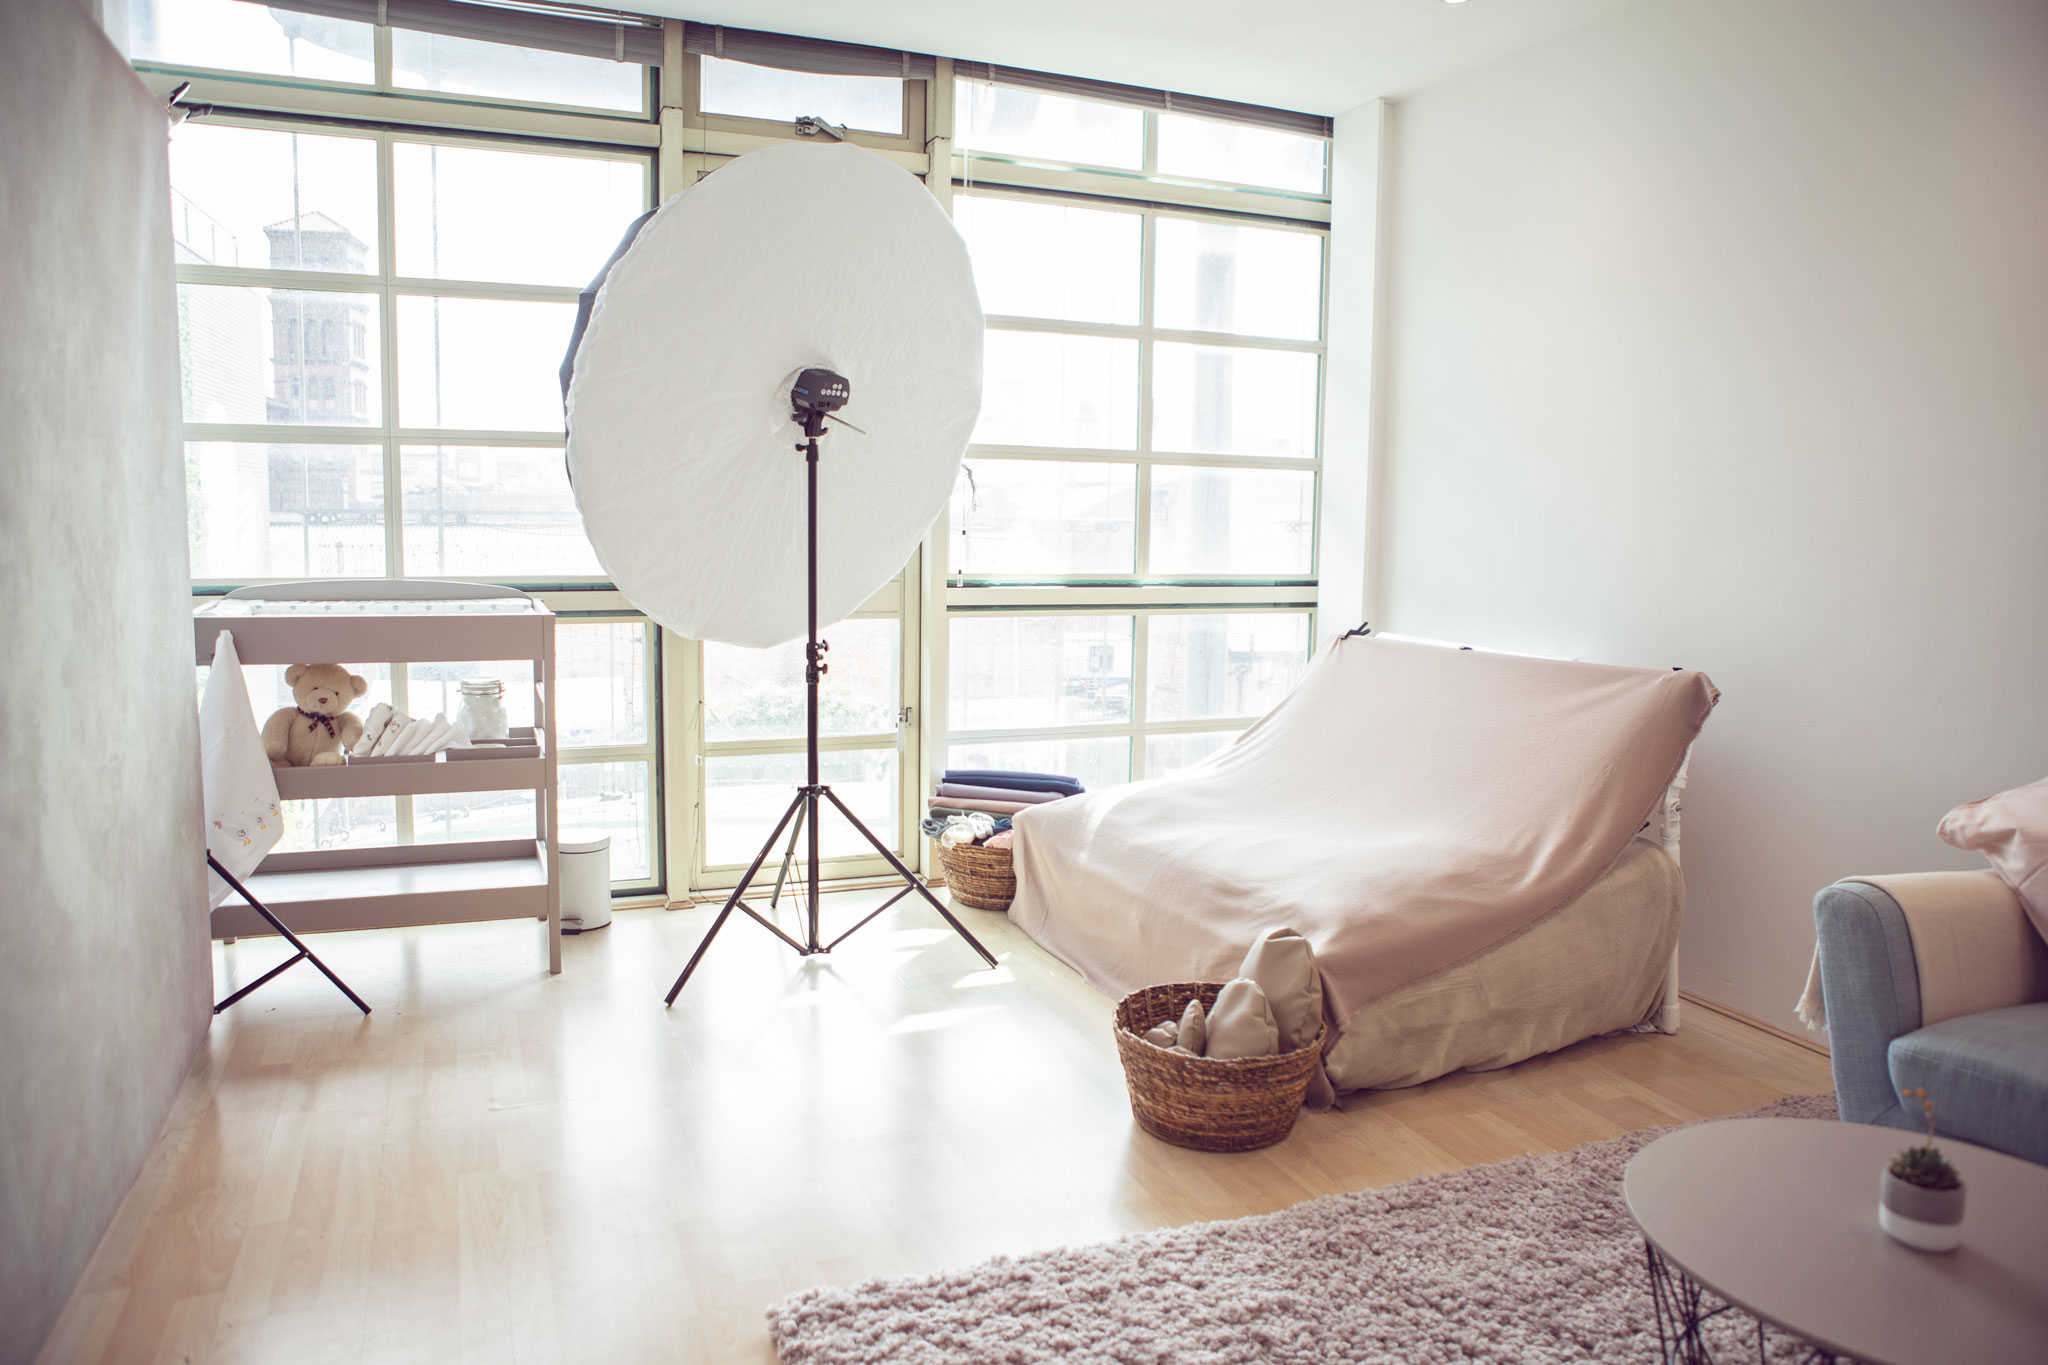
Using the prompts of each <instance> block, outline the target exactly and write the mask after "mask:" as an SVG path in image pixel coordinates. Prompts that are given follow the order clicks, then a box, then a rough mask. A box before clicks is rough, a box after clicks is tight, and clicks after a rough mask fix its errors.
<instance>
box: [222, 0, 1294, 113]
mask: <svg viewBox="0 0 2048 1365" xmlns="http://www.w3.org/2000/svg"><path fill="white" fill-rule="evenodd" d="M244 2H245V3H253V4H267V6H268V7H269V8H271V9H283V10H293V11H296V12H298V13H301V14H319V15H325V16H327V17H328V18H331V19H353V20H356V21H358V22H361V23H370V24H388V25H390V26H392V27H394V28H406V29H416V30H418V31H420V32H424V33H440V34H445V35H447V36H449V37H453V38H473V39H476V40H478V41H481V42H487V43H508V44H511V45H513V46H516V47H534V48H542V49H545V50H547V51H551V52H569V53H574V54H576V55H577V56H582V57H609V58H611V59H612V60H614V61H621V62H639V63H641V64H643V65H647V66H658V65H660V64H661V57H662V51H661V48H662V40H661V20H659V19H655V18H651V17H649V16H646V15H639V14H623V13H618V12H608V11H605V10H602V9H597V8H586V7H583V6H577V5H541V4H534V5H516V4H485V3H482V2H481V0H244ZM683 48H684V50H685V51H687V52H691V53H694V54H695V55H697V56H700V57H718V58H723V59H724V60H726V61H734V62H748V63H751V64H752V65H755V66H772V67H778V68H781V69H782V70H785V71H810V72H816V73H820V74H824V75H835V76H897V77H901V78H902V79H904V80H930V79H931V78H932V77H933V76H934V75H935V74H936V73H937V71H938V62H937V60H936V59H935V58H933V57H932V56H931V55H930V54H929V53H920V52H903V51H899V50H897V49H895V48H884V47H867V46H864V45H863V44H860V43H839V42H833V41H830V40H828V39H824V38H799V37H795V36H793V35H791V34H787V33H764V32H761V31H760V30H758V29H748V28H728V27H726V26H724V25H722V24H700V23H696V22H694V21H693V22H691V23H687V24H685V25H684V26H683ZM954 71H955V73H956V74H957V75H959V76H961V77H963V78H965V79H968V80H981V81H992V82H995V83H996V84H999V85H1013V86H1018V87H1021V88H1024V89H1028V90H1043V91H1047V92H1048V93H1052V94H1059V95H1069V96H1073V97H1074V98H1077V99H1090V100H1107V101H1110V102H1112V103H1116V104H1131V105H1137V106H1139V107H1140V108H1145V109H1158V110H1162V111H1166V112H1170V113H1177V114H1195V115H1199V116H1201V117H1204V118H1218V119H1228V120H1230V121H1232V122H1234V123H1247V124H1251V125H1253V126H1254V127H1260V128H1274V129H1279V130H1282V131H1285V132H1290V133H1302V134H1306V135H1308V136H1311V137H1328V136H1329V135H1330V120H1329V119H1328V118H1327V117H1325V116H1323V115H1321V114H1304V113H1301V112H1299V111H1296V110H1292V109H1272V108H1268V107H1267V106H1265V105H1260V104H1239V103H1238V102H1236V101H1235V100H1224V99H1216V98H1213V97H1211V96H1208V95H1186V94H1178V93H1176V92H1174V91H1171V90H1152V89H1147V88H1145V87H1143V86H1136V85H1118V84H1116V83H1115V82H1113V81H1097V80H1088V79H1086V78H1084V77H1081V76H1062V75H1057V74H1055V73H1052V72H1047V71H1027V70H1023V69H1021V68H1018V67H1010V66H995V65H993V64H991V63H988V62H958V63H956V64H955V65H954Z"/></svg>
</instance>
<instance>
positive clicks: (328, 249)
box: [171, 123, 378, 274]
mask: <svg viewBox="0 0 2048 1365" xmlns="http://www.w3.org/2000/svg"><path fill="white" fill-rule="evenodd" d="M171 235H172V236H173V237H174V238H176V240H177V246H178V253H177V255H178V263H179V264H180V265H226V266H246V267H253V268H255V269H259V270H260V269H265V268H269V269H277V270H328V271H342V272H347V273H352V274H363V273H375V271H376V270H377V268H378V264H377V144H376V143H375V142H373V141H372V140H370V139H369V138H362V137H329V136H325V135H315V134H311V133H279V132H271V131H269V130H267V129H261V128H232V127H227V126H224V125H221V124H213V123H181V124H179V125H178V126H177V127H176V128H174V129H172V130H171Z"/></svg>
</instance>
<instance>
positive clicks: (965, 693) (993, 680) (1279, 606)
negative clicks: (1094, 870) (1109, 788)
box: [948, 81, 1325, 785]
mask: <svg viewBox="0 0 2048 1365" xmlns="http://www.w3.org/2000/svg"><path fill="white" fill-rule="evenodd" d="M956 111H957V112H956V138H957V140H958V142H959V144H960V146H961V147H962V148H963V156H962V158H961V166H960V175H959V181H958V183H957V184H956V186H955V191H954V198H953V212H954V221H955V222H956V223H957V224H958V226H959V228H960V230H961V233H962V234H963V235H964V236H965V237H966V239H967V242H968V246H969V249H970V251H971V253H972V255H973V259H974V266H975V276H976V281H977V284H978V285H979V288H980V291H981V297H982V306H983V309H984V310H985V311H986V312H987V314H988V328H989V330H988V335H987V360H986V369H987V373H988V377H989V378H988V387H987V391H986V393H985V394H984V397H983V404H982V416H981V423H980V425H979V427H978V428H977V430H976V431H975V433H974V441H973V445H972V446H971V448H970V450H969V452H968V457H967V468H966V471H965V473H964V475H963V478H962V480H961V482H960V484H959V486H958V489H957V490H956V494H955V497H954V500H953V508H952V518H951V528H950V529H951V535H950V543H949V548H948V554H949V563H948V568H949V570H950V576H951V584H952V587H951V591H950V592H949V599H950V606H951V613H950V621H949V634H950V641H951V652H950V663H949V666H948V669H949V673H948V676H949V686H948V693H949V705H950V722H951V727H950V736H949V756H950V758H951V759H952V760H953V761H955V762H957V763H959V764H961V765H971V766H977V767H978V766H986V765H993V766H1004V767H1012V766H1013V767H1023V768H1052V769H1057V770H1060V771H1065V772H1071V773H1073V774H1074V775H1075V776H1078V777H1080V778H1081V779H1082V780H1083V781H1084V782H1087V783H1089V784H1090V785H1105V784H1113V783H1117V782H1123V781H1127V780H1130V779H1133V778H1138V777H1148V776H1158V775H1160V774H1162V773H1166V772H1171V771H1174V770H1176V769H1178V768H1181V767H1185V766H1187V765H1188V764H1190V763H1194V762H1197V761H1199V760H1201V759H1202V758H1205V757H1207V756H1208V755H1209V754H1211V753H1213V752H1215V751H1216V750H1217V749H1218V748H1220V747H1221V746H1222V745H1223V744H1224V743H1226V742H1227V741H1228V740H1229V738H1230V737H1231V736H1233V735H1234V734H1235V733H1236V732H1237V731H1239V730H1241V729H1242V728H1243V727H1244V726H1245V725H1246V724H1248V723H1249V722H1250V721H1251V720H1252V719H1255V718H1256V717H1257V716H1259V715H1260V714H1262V713H1263V712H1264V711H1265V710H1266V709H1267V708H1268V707H1270V706H1271V705H1272V704H1273V702H1274V701H1276V700H1278V699H1279V697H1280V696H1282V695H1284V694H1285V692H1286V691H1287V689H1288V688H1289V687H1290V686H1292V684H1293V682H1294V681H1295V679H1296V678H1298V677H1299V676H1300V673H1301V670H1302V669H1303V667H1305V665H1306V661H1307V657H1308V650H1309V642H1310V638H1311V620H1310V616H1311V612H1312V609H1313V605H1314V582H1315V573H1316V566H1315V525H1316V480H1317V471H1318V469H1319V468H1320V433H1319V414H1320V402H1319V393H1320V387H1321V359H1322V349H1323V345H1322V338H1323V322H1322V313H1323V275H1324V269H1323V255H1324V232H1323V230H1322V229H1321V228H1320V227H1319V226H1317V225H1315V224H1314V223H1311V222H1304V221H1299V220H1290V219H1288V218H1286V217H1283V216H1281V215H1280V213H1279V212H1278V211H1277V210H1276V211H1271V212H1268V213H1265V214H1254V213H1251V212H1248V211H1232V212H1223V211H1217V210H1214V209H1209V208H1208V207H1207V205H1209V204H1211V203H1214V202H1216V201H1217V197H1218V196H1217V192H1216V191H1214V190H1210V191H1208V192H1207V193H1205V194H1204V195H1199V196H1191V197H1193V198H1196V199H1199V200H1200V201H1201V204H1200V206H1195V205H1191V206H1190V207H1188V208H1186V209H1183V208H1179V207H1168V206H1167V204H1166V202H1164V201H1170V200H1171V199H1173V198H1174V197H1176V194H1177V186H1176V184H1175V183H1174V180H1175V178H1176V177H1179V178H1187V179H1192V180H1203V181H1208V182H1213V184H1214V185H1217V186H1223V185H1245V186H1265V187H1269V188H1273V189H1281V190H1291V191H1297V192H1309V193H1320V192H1321V190H1322V187H1323V176H1324V146H1325V144H1324V142H1323V140H1322V139H1320V138H1313V137H1307V136H1301V135H1296V134H1291V133H1285V132H1276V131H1273V130H1269V129H1262V128H1248V127H1242V126H1236V125H1232V124H1228V123H1224V122H1218V121H1215V120H1207V119H1196V118H1187V117H1182V116H1178V115H1172V114H1165V113H1155V112H1148V111H1146V110H1143V109H1138V108H1130V107H1124V106H1119V105H1115V104H1109V103H1104V102H1099V101H1091V100H1086V99H1079V98H1073V97H1069V96H1066V95H1059V94H1050V93H1044V92H1040V91H1033V90H1019V89H1011V88H1006V87H1004V86H1000V85H990V84H987V83H983V82H973V81H963V82H961V83H960V84H959V86H958V92H957V97H956ZM989 158H999V159H1000V160H999V161H991V160H989ZM1062 163H1064V167H1065V170H1066V172H1067V173H1068V174H1067V177H1066V181H1065V183H1062V181H1061V180H1060V179H1059V177H1058V176H1056V175H1053V174H1049V173H1048V172H1049V171H1051V170H1053V169H1054V168H1059V167H1061V166H1062ZM1011 166H1015V167H1021V168H1025V170H1027V171H1029V172H1030V174H1015V175H1011V174H1008V173H1007V172H1006V171H1005V169H1004V168H1005V167H1011ZM1108 171H1123V172H1126V173H1128V172H1134V171H1135V172H1141V173H1143V174H1145V176H1146V177H1147V181H1146V186H1147V188H1146V191H1145V193H1146V195H1147V198H1146V200H1145V201H1143V202H1134V203H1128V204H1125V203H1119V202H1117V200H1116V198H1114V197H1112V196H1111V195H1109V194H1105V193H1100V192H1098V193H1082V192H1076V191H1077V190H1085V189H1087V188H1092V187H1090V186H1088V185H1087V184H1086V182H1087V181H1088V180H1089V179H1090V178H1091V177H1092V178H1098V179H1099V178H1101V177H1102V176H1103V175H1104V174H1106V173H1107V172H1108ZM1006 177H1007V178H1006ZM1124 178H1125V179H1126V180H1128V179H1129V176H1128V174H1126V176H1125V177H1124ZM1019 180H1030V181H1033V182H1034V183H1032V184H1029V185H1025V184H1022V183H1012V182H1013V181H1019ZM1066 183H1070V184H1073V185H1074V186H1075V187H1076V188H1075V190H1069V189H1066V188H1065V184H1066ZM1244 206H1245V208H1246V209H1254V208H1261V207H1265V208H1269V209H1271V208H1272V205H1271V204H1269V203H1266V202H1263V201H1262V200H1261V198H1260V196H1259V194H1257V193H1252V192H1247V193H1246V194H1245V195H1244ZM1026 584H1030V585H1036V586H1037V587H1039V588H1040V589H1051V591H1049V592H1048V591H1037V592H1032V593H1027V592H1023V591H1021V590H1020V589H1021V587H1022V585H1026Z"/></svg>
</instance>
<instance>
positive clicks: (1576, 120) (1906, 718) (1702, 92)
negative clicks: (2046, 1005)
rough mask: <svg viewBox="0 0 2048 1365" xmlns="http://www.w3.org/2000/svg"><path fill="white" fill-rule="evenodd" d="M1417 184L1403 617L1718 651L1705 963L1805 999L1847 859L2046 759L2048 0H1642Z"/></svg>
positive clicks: (1393, 543)
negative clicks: (1834, 885)
mask: <svg viewBox="0 0 2048 1365" xmlns="http://www.w3.org/2000/svg"><path fill="white" fill-rule="evenodd" d="M1342 154H1345V153H1344V149H1342V148H1341V147H1340V155H1342ZM1388 192H1389V195H1390V199H1391V224H1390V230H1389V235H1390V241H1389V243H1388V244H1387V245H1386V247H1385V248H1383V249H1387V250H1390V251H1391V262H1392V267H1391V297H1390V301H1389V308H1390V312H1389V315H1388V318H1387V324H1386V325H1387V335H1388V343H1387V349H1388V355H1387V357H1386V366H1387V372H1388V388H1387V393H1386V400H1387V413H1386V416H1387V421H1388V427H1387V440H1386V450H1385V453H1384V467H1383V469H1381V470H1380V477H1381V479H1382V482H1383V486H1384V498H1383V500H1382V504H1381V509H1380V515H1379V517H1378V519H1377V523H1376V526H1375V532H1376V534H1377V535H1378V536H1379V537H1380V545H1379V547H1378V554H1379V557H1380V562H1381V565H1382V569H1383V572H1382V574H1381V576H1380V578H1379V581H1378V582H1377V583H1376V584H1375V585H1374V589H1375V592H1376V594H1377V595H1378V598H1379V611H1380V613H1381V615H1382V616H1383V617H1384V619H1383V620H1381V621H1378V622H1376V624H1378V625H1380V626H1381V627H1382V628H1384V629H1391V630H1396V631H1401V632H1406V633H1412V634H1417V635H1426V636H1435V637H1444V638H1452V639H1457V640H1459V641H1463V642H1469V643H1473V644H1479V645H1484V646H1495V647H1502V648H1508V649H1520V650H1530V651H1541V652H1548V653H1555V654H1561V655H1568V656H1573V657H1579V658H1585V659H1594V660H1601V661H1606V662H1614V663H1629V664H1640V665H1651V666H1662V665H1671V664H1682V665H1686V666H1689V667H1695V668H1702V669H1705V670H1706V671H1707V672H1708V673H1709V674H1711V675H1712V677H1713V678H1714V680H1715V681H1716V682H1717V683H1718V684H1719V685H1720V686H1721V688H1722V691H1723V694H1724V695H1723V700H1722V703H1721V707H1720V709H1719V711H1718V712H1717V713H1716V714H1715V715H1714V717H1713V718H1712V719H1711V720H1710V721H1709V722H1708V724H1707V728H1706V731H1705V734H1704V736H1703V738H1702V741H1701V744H1700V746H1699V749H1698V750H1697V753H1696V756H1695V759H1694V763H1693V778H1694V781H1693V787H1692V790H1691V793H1690V799H1689V800H1688V803H1687V809H1686V827H1685V838H1686V874H1687V882H1688V885H1689V890H1690V896H1691V905H1690V911H1689V916H1688V922H1687V925H1686V929H1685V937H1684V951H1683V964H1684V966H1683V970H1684V984H1685V986H1686V987H1687V988H1688V989H1690V990H1692V991H1695V992H1697V993H1699V994H1701V995H1704V996H1707V997H1709V998H1712V999H1714V1000H1717V1001H1721V1002H1725V1003H1726V1004H1728V1005H1731V1006H1733V1007H1735V1008H1737V1009H1740V1010H1742V1011H1745V1012H1747V1013H1749V1014H1752V1015H1755V1016H1757V1017H1759V1018H1763V1019H1766V1020H1770V1021H1772V1022H1775V1023H1778V1024H1780V1025H1783V1026H1785V1027H1795V1026H1796V1025H1795V1024H1794V1022H1793V1018H1792V1013H1791V1009H1790V1006H1791V1002H1792V1001H1793V999H1794V998H1795V997H1796V995H1797V994H1798V991H1799V986H1800V983H1801V981H1802V979H1803V975H1804V971H1805V966H1806V961H1807V957H1808V954H1809V952H1810V950H1811V946H1812V941H1813V940H1812V928H1811V911H1810V902H1811V897H1812V895H1813V893H1814V891H1815V890H1816V889H1817V888H1819V887H1820V886H1822V885H1824V884H1825V883H1827V882H1828V881H1830V880H1832V879H1834V878H1837V877H1841V876H1844V875H1848V874H1853V873H1858V872H1882V871H1899V870H1908V869H1926V868H1939V867H1969V866H1979V865H1981V863H1980V861H1979V860H1978V859H1977V858H1976V857H1975V856H1974V855H1965V854H1960V853H1957V852H1955V851H1954V850H1950V849H1948V848H1946V847H1945V846H1944V845H1942V844H1941V843H1940V842H1938V841H1937V840H1936V839H1935V837H1934V833H1933V830H1934V825H1935V822H1936V820H1937V819H1938V818H1939V817H1940V816H1941V814H1942V813H1943V812H1944V811H1946V810H1947V809H1948V808H1949V807H1950V806H1951V805H1953V804H1955V803H1956V802H1959V801H1962V800H1966V799H1969V798H1972V797H1976V796H1981V795H1984V794H1987V793H1989V792H1993V791H1997V790H2000V789H2002V788H2005V787H2009V786H2012V785H2015V784H2018V783H2021V782H2025V781H2029V780H2032V779H2036V778H2039V777H2041V776H2042V775H2043V774H2044V773H2048V4H2043V3H2041V0H1945V3H1941V4H1931V3H1927V2H1926V0H1663V2H1662V3H1656V4H1639V5H1636V6H1633V7H1631V8H1630V9H1627V10H1624V11H1622V12H1620V13H1618V14H1615V15H1613V16H1610V17H1608V18H1605V19H1602V20H1598V21H1596V22H1594V23H1593V24H1590V25H1588V26H1586V27H1584V28H1582V29H1579V30H1577V31H1575V32H1573V33H1571V34H1568V35H1566V36H1564V37H1562V38H1559V39H1556V40H1554V41H1552V42H1550V43H1548V44H1545V45H1543V46H1541V47H1538V48H1535V49H1532V50H1530V51H1528V52H1525V53H1523V54H1521V55H1519V56H1517V57H1513V58H1510V59H1508V60H1506V61H1504V62H1501V63H1499V64H1496V65H1494V66H1491V67H1489V68H1487V69H1485V70H1483V71H1481V72H1478V73H1475V74H1473V75H1470V76H1468V77H1465V78H1462V79H1459V80H1456V81H1454V82H1450V83H1447V84H1444V85H1441V86H1438V87H1434V88H1431V89H1427V90H1424V91H1422V92H1420V93H1418V94H1416V95H1414V96H1413V97H1411V98H1409V99H1407V100H1405V101H1403V102H1402V104H1401V106H1400V107H1399V110H1398V118H1397V125H1396V133H1395V136H1394V139H1393V147H1392V163H1391V175H1390V177H1389V191H1388ZM1338 249H1339V250H1343V249H1344V243H1343V242H1342V241H1341V240H1340V243H1339V248H1338ZM1335 340H1336V333H1335V332H1334V331H1333V343H1334V342H1335ZM1332 366H1333V369H1335V370H1336V371H1337V374H1336V377H1335V379H1334V380H1333V382H1335V383H1352V384H1363V383H1364V382H1365V373H1366V371H1365V366H1364V364H1363V363H1362V362H1361V361H1360V358H1359V355H1358V353H1357V351H1356V349H1355V348H1350V347H1337V346H1335V345H1334V344H1333V355H1332Z"/></svg>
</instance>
